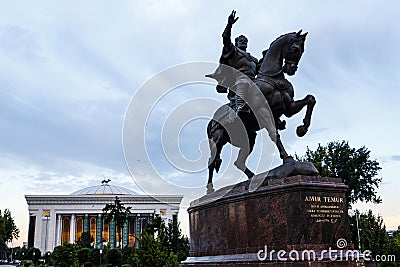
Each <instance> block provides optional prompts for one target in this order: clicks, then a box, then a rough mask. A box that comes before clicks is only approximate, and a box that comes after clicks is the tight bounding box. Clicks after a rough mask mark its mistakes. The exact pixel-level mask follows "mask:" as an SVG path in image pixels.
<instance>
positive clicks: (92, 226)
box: [89, 216, 97, 242]
mask: <svg viewBox="0 0 400 267" xmlns="http://www.w3.org/2000/svg"><path fill="white" fill-rule="evenodd" d="M89 229H90V235H91V236H92V237H93V239H94V242H97V239H96V238H97V237H96V217H95V216H91V217H90V226H89Z"/></svg>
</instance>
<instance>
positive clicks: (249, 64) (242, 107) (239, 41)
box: [221, 11, 258, 113]
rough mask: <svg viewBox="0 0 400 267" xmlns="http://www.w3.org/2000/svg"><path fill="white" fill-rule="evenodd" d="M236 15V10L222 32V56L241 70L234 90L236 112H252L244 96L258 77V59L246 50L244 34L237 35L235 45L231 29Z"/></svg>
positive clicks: (229, 64)
mask: <svg viewBox="0 0 400 267" xmlns="http://www.w3.org/2000/svg"><path fill="white" fill-rule="evenodd" d="M235 15H236V11H232V13H231V14H230V15H229V17H228V24H227V25H226V28H225V30H224V32H223V33H222V40H223V44H224V48H223V50H222V56H221V57H222V58H223V59H224V61H225V62H226V63H227V65H228V66H231V67H233V68H235V69H236V70H238V71H240V73H236V75H235V78H234V80H235V82H234V85H233V87H234V88H233V91H234V92H235V93H236V99H235V100H236V113H239V112H240V111H245V112H250V110H249V108H248V106H247V105H246V102H245V101H244V97H245V95H246V92H247V90H248V88H249V87H251V86H252V82H251V81H253V80H254V78H255V77H256V74H257V64H258V60H257V59H256V58H255V57H253V56H252V55H250V53H248V52H247V51H246V49H247V42H248V40H247V38H246V37H245V36H244V35H240V36H238V37H236V39H235V45H233V43H232V41H231V29H232V25H233V24H234V23H235V22H236V21H237V20H238V19H239V17H235ZM243 74H244V75H243ZM249 78H250V80H251V81H250V80H249Z"/></svg>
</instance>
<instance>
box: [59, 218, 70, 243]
mask: <svg viewBox="0 0 400 267" xmlns="http://www.w3.org/2000/svg"><path fill="white" fill-rule="evenodd" d="M70 227H71V218H70V216H63V217H62V234H61V244H65V243H69V229H70Z"/></svg>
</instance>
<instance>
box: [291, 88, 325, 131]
mask: <svg viewBox="0 0 400 267" xmlns="http://www.w3.org/2000/svg"><path fill="white" fill-rule="evenodd" d="M315 103H317V101H316V100H315V97H314V96H313V95H307V96H306V97H305V98H304V99H301V100H297V101H294V102H293V103H292V104H291V105H290V106H289V109H288V111H287V112H285V116H286V117H291V116H293V115H294V114H297V113H299V112H300V111H301V110H302V109H303V107H305V106H307V110H306V115H305V117H304V119H303V125H300V126H298V127H297V129H296V134H297V136H299V137H303V136H304V135H305V134H306V133H307V131H308V127H310V124H311V115H312V112H313V109H314V106H315Z"/></svg>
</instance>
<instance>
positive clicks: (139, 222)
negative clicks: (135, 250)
mask: <svg viewBox="0 0 400 267" xmlns="http://www.w3.org/2000/svg"><path fill="white" fill-rule="evenodd" d="M135 219H136V233H135V236H136V238H135V247H138V246H139V237H140V232H141V229H142V223H143V222H142V218H141V217H140V214H137V215H136V218H135Z"/></svg>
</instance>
